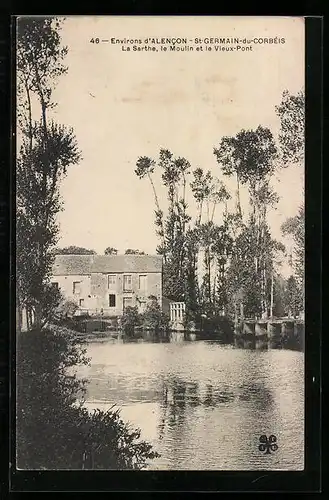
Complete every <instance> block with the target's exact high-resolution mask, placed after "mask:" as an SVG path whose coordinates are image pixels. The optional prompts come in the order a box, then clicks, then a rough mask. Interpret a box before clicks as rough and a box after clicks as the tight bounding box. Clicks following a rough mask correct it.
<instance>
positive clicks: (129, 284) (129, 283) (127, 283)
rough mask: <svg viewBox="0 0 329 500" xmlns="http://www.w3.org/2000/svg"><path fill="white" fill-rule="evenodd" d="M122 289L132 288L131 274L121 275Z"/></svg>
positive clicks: (128, 289)
mask: <svg viewBox="0 0 329 500" xmlns="http://www.w3.org/2000/svg"><path fill="white" fill-rule="evenodd" d="M123 289H124V290H125V291H130V290H131V289H132V276H131V274H125V276H124V277H123Z"/></svg>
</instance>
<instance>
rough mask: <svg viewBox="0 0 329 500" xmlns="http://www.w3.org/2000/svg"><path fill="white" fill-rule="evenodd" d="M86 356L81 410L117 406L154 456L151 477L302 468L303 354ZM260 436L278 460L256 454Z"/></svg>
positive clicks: (161, 349) (162, 351) (199, 350)
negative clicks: (272, 442)
mask: <svg viewBox="0 0 329 500" xmlns="http://www.w3.org/2000/svg"><path fill="white" fill-rule="evenodd" d="M87 356H89V357H90V358H91V363H90V366H84V367H81V369H79V374H80V375H81V376H83V377H87V378H88V379H89V384H88V387H87V394H86V406H87V407H88V408H90V409H94V408H100V409H106V408H109V407H110V406H112V405H113V404H114V403H115V404H117V405H118V406H119V407H120V408H121V416H122V418H123V419H124V420H125V421H129V422H130V423H131V424H132V426H133V427H139V428H140V429H141V433H142V434H141V435H142V438H143V439H145V440H147V441H149V442H151V443H152V444H153V445H154V448H155V449H156V451H158V452H159V453H160V454H161V457H159V458H157V459H155V460H153V461H152V462H151V463H150V464H149V466H148V468H149V469H153V470H188V469H190V470H191V469H192V470H207V469H208V470H255V469H257V470H264V469H265V470H302V469H303V468H304V354H303V353H302V352H298V351H289V350H251V349H241V348H236V347H234V346H231V345H222V344H220V343H217V342H211V341H195V342H186V341H182V342H171V343H153V342H145V341H144V342H128V343H127V342H125V343H123V342H122V341H118V340H111V339H99V340H95V341H92V342H90V343H88V346H87ZM264 434H265V435H266V436H270V435H275V436H276V439H277V441H276V443H277V446H278V449H277V450H276V451H272V452H271V453H264V452H261V451H259V449H258V447H259V444H260V442H259V438H260V436H261V435H264Z"/></svg>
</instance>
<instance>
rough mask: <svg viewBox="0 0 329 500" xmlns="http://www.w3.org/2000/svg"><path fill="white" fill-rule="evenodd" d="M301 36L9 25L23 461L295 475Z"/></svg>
mask: <svg viewBox="0 0 329 500" xmlns="http://www.w3.org/2000/svg"><path fill="white" fill-rule="evenodd" d="M304 24H305V20H304V18H300V17H193V16H192V17H182V16H180V17H170V16H167V17H157V16H154V17H153V16H147V17H146V16H145V17H143V16H132V17H128V16H127V17H125V16H117V17H116V16H68V17H65V18H64V17H46V18H44V17H24V16H23V17H18V19H17V33H16V38H17V41H16V72H17V82H16V83H17V165H16V182H17V202H16V212H17V216H16V224H17V225H16V233H17V243H16V244H17V250H16V255H17V260H16V268H17V272H16V274H17V293H16V313H17V315H16V331H17V335H16V337H17V356H16V357H17V366H16V371H17V391H16V392H17V401H16V421H17V424H16V425H17V427H16V429H17V432H16V448H17V449H16V462H17V463H16V465H17V468H18V469H23V470H59V469H68V470H80V469H85V470H98V469H103V470H123V469H135V470H139V469H140V470H158V471H162V470H167V471H168V470H169V471H170V470H213V471H264V470H265V471H273V470H275V471H301V470H304V451H305V449H304V405H305V397H304V389H305V388H304V371H305V369H304V101H305V99H304V94H305V88H304V75H305V67H304V66H305V64H304V59H305V46H304V45H305V40H304V39H305V26H304Z"/></svg>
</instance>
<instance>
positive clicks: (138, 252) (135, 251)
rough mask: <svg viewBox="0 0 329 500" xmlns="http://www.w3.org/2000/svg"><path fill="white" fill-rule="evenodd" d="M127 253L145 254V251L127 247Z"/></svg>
mask: <svg viewBox="0 0 329 500" xmlns="http://www.w3.org/2000/svg"><path fill="white" fill-rule="evenodd" d="M125 255H145V252H143V251H142V250H138V249H133V248H127V250H126V251H125Z"/></svg>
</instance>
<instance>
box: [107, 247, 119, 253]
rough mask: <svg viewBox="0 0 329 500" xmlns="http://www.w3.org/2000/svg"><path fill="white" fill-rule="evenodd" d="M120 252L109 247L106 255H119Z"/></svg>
mask: <svg viewBox="0 0 329 500" xmlns="http://www.w3.org/2000/svg"><path fill="white" fill-rule="evenodd" d="M117 254H118V250H117V249H116V248H114V247H107V248H105V250H104V255H117Z"/></svg>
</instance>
